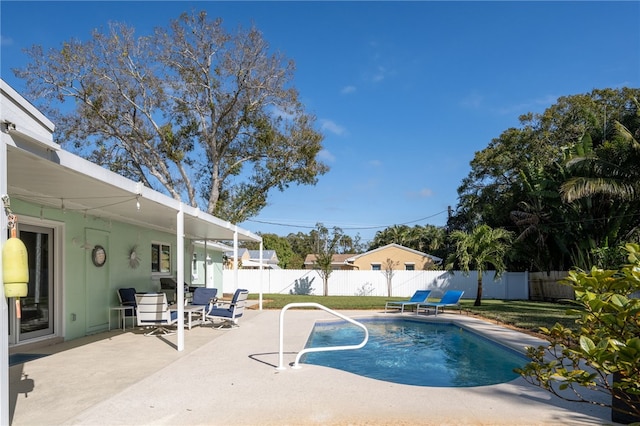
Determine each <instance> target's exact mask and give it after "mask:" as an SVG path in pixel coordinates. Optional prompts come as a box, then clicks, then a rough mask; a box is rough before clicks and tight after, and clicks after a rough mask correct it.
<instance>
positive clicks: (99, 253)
mask: <svg viewBox="0 0 640 426" xmlns="http://www.w3.org/2000/svg"><path fill="white" fill-rule="evenodd" d="M91 260H92V261H93V264H94V265H96V266H97V267H101V266H103V265H104V264H105V263H106V261H107V251H106V250H105V249H104V247H102V246H100V245H96V246H95V247H93V250H92V251H91Z"/></svg>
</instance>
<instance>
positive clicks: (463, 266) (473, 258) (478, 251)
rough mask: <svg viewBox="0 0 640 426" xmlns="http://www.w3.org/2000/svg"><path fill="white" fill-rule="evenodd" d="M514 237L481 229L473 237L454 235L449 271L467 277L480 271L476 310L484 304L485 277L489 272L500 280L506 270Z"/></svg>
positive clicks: (484, 226)
mask: <svg viewBox="0 0 640 426" xmlns="http://www.w3.org/2000/svg"><path fill="white" fill-rule="evenodd" d="M512 238H513V235H512V233H511V232H509V231H506V230H504V229H502V228H495V229H493V228H491V227H490V226H488V225H479V226H477V227H476V228H474V229H473V231H471V232H470V233H467V232H464V231H453V232H452V233H451V240H452V241H453V242H454V244H455V249H454V250H455V251H454V253H452V254H451V256H450V258H449V259H448V266H447V268H448V269H449V270H453V269H455V268H460V270H462V271H463V273H465V274H469V272H470V271H471V270H472V269H475V270H476V271H477V278H478V291H477V294H476V300H475V303H474V306H480V305H481V304H482V274H483V273H484V271H486V270H488V269H489V268H493V269H494V270H495V277H496V278H498V277H499V276H500V275H501V274H502V273H503V272H504V271H505V270H506V266H505V259H506V257H507V253H508V250H509V248H510V247H511V241H512Z"/></svg>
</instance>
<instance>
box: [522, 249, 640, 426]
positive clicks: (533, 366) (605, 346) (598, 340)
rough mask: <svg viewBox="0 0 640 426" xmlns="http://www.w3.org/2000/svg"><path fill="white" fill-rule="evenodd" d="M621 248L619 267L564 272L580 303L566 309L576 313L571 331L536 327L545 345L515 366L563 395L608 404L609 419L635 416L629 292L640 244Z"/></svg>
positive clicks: (633, 316)
mask: <svg viewBox="0 0 640 426" xmlns="http://www.w3.org/2000/svg"><path fill="white" fill-rule="evenodd" d="M625 249H626V251H627V252H628V261H629V264H627V265H624V266H623V267H622V268H621V269H619V270H602V269H598V268H596V267H593V268H592V269H591V271H590V272H589V273H586V272H584V271H571V272H570V273H569V276H568V277H567V278H566V279H565V280H563V282H564V283H565V284H568V285H571V286H572V287H573V288H574V290H575V292H576V301H575V303H577V304H579V305H580V306H581V307H582V310H569V311H568V313H570V314H578V315H579V318H578V319H577V320H576V324H577V325H578V329H577V331H572V330H570V329H568V328H566V327H564V326H562V325H560V324H556V325H555V326H553V327H552V328H551V329H548V328H542V329H541V331H542V333H543V334H545V335H546V336H547V337H548V340H549V345H548V346H546V347H545V346H539V347H538V348H528V356H529V358H530V359H531V360H532V362H530V363H529V364H527V365H526V366H525V367H524V368H523V369H518V370H517V372H518V373H520V374H521V375H522V376H523V377H524V378H525V379H526V380H527V381H528V382H529V383H532V384H534V385H536V386H540V387H541V388H543V389H546V390H548V391H549V392H551V393H553V394H555V395H557V396H559V397H560V398H563V399H565V400H569V401H577V402H586V403H591V404H596V405H601V406H606V407H610V408H611V409H612V420H614V421H639V420H640V299H638V298H637V297H636V298H634V297H632V296H631V295H632V294H633V293H636V292H638V291H639V290H640V245H638V244H627V245H626V246H625ZM545 357H547V359H545ZM582 388H588V389H594V390H597V391H600V392H605V393H607V394H610V395H611V403H610V404H609V403H606V402H604V403H603V402H599V401H594V400H593V399H590V397H588V396H585V394H584V392H583V391H582ZM566 390H569V391H570V393H569V394H568V395H569V396H567V394H566V393H564V391H566Z"/></svg>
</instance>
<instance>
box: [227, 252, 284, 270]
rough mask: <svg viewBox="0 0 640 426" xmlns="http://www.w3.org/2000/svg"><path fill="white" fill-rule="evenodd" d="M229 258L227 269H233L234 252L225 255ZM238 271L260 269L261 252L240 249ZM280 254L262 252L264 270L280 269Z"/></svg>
mask: <svg viewBox="0 0 640 426" xmlns="http://www.w3.org/2000/svg"><path fill="white" fill-rule="evenodd" d="M224 255H225V256H226V258H227V261H226V262H225V268H226V269H233V260H234V256H233V251H232V250H228V251H226V252H225V253H224ZM238 260H239V263H238V269H259V268H260V263H261V262H260V250H248V249H246V248H239V249H238ZM278 262H279V260H278V254H277V253H276V251H275V250H263V251H262V268H263V269H280V267H279V266H278Z"/></svg>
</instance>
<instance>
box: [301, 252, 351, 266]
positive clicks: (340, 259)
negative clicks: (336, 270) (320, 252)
mask: <svg viewBox="0 0 640 426" xmlns="http://www.w3.org/2000/svg"><path fill="white" fill-rule="evenodd" d="M353 256H354V254H353V253H350V254H349V253H347V254H334V255H333V256H332V258H331V264H332V265H343V264H346V263H347V262H346V261H347V259H349V258H351V257H353ZM317 259H318V256H317V255H316V254H308V255H307V257H306V258H305V259H304V264H305V265H313V264H314V263H316V260H317Z"/></svg>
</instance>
